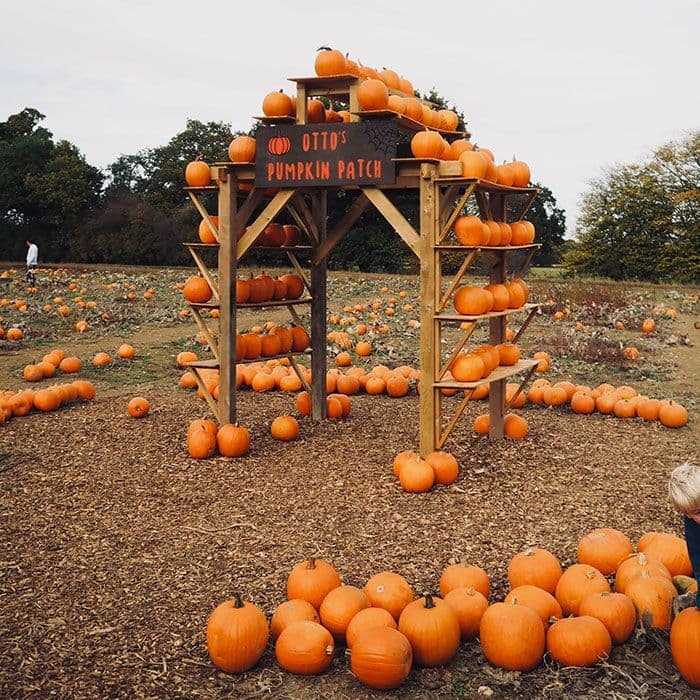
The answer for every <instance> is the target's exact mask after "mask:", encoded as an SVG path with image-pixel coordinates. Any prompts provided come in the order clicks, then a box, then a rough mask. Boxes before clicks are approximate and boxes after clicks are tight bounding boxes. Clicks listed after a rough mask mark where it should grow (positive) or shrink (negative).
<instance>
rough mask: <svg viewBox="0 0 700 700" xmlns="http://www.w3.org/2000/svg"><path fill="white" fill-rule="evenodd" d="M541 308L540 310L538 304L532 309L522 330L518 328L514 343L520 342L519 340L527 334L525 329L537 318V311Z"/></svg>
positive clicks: (521, 327)
mask: <svg viewBox="0 0 700 700" xmlns="http://www.w3.org/2000/svg"><path fill="white" fill-rule="evenodd" d="M539 308H540V305H539V304H536V305H535V306H533V308H532V309H530V313H529V314H528V315H527V318H526V319H525V320H524V321H523V323H522V325H521V326H520V328H518V332H517V333H516V334H515V335H514V336H513V340H511V342H512V343H517V342H518V339H519V338H520V336H521V335H522V334H523V333H524V332H525V329H526V328H527V327H528V326H529V325H530V322H531V321H532V319H533V318H535V315H536V314H537V309H539Z"/></svg>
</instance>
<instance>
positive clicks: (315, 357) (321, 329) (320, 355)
mask: <svg viewBox="0 0 700 700" xmlns="http://www.w3.org/2000/svg"><path fill="white" fill-rule="evenodd" d="M327 197H328V191H327V190H325V189H322V190H315V191H314V192H313V194H312V209H311V211H312V214H313V219H314V221H315V222H316V226H317V227H318V233H319V246H322V245H323V244H324V242H325V239H326V216H327V206H328V202H327ZM316 252H317V251H314V255H312V262H311V289H312V290H313V301H312V302H311V405H312V409H311V416H312V418H313V419H314V420H316V421H318V420H322V419H324V418H326V415H327V412H326V342H327V340H326V334H327V333H326V314H327V303H326V259H325V257H321V258H320V259H319V258H318V256H317V255H316ZM290 308H291V307H290Z"/></svg>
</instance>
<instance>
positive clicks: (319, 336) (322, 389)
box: [311, 189, 328, 420]
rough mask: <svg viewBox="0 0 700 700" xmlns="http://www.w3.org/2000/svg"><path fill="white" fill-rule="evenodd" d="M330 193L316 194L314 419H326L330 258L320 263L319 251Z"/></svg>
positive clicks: (312, 369) (313, 326) (312, 342)
mask: <svg viewBox="0 0 700 700" xmlns="http://www.w3.org/2000/svg"><path fill="white" fill-rule="evenodd" d="M327 197H328V192H327V190H325V189H321V190H316V191H314V192H313V193H312V206H311V212H312V214H313V219H314V221H315V223H316V227H317V229H318V235H319V245H318V247H315V250H314V251H313V252H314V254H313V255H312V262H311V289H312V290H313V299H312V301H311V403H312V414H311V415H312V418H313V419H314V420H322V419H324V418H325V417H326V306H327V305H326V258H325V257H323V258H322V259H320V260H318V259H317V257H316V252H317V251H318V248H320V247H322V246H323V244H324V242H325V239H326V215H327Z"/></svg>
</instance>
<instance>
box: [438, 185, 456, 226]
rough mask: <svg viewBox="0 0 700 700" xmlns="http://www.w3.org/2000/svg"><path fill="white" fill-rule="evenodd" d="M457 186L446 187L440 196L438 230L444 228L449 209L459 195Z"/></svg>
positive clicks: (450, 210)
mask: <svg viewBox="0 0 700 700" xmlns="http://www.w3.org/2000/svg"><path fill="white" fill-rule="evenodd" d="M459 189H460V188H459V185H448V186H447V187H446V188H445V191H444V192H443V193H442V194H441V195H440V228H443V227H444V226H445V222H446V221H447V217H448V216H449V215H450V214H451V213H452V209H451V208H450V205H451V204H454V201H455V198H456V197H457V195H458V194H459Z"/></svg>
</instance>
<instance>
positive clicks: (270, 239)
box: [197, 214, 535, 248]
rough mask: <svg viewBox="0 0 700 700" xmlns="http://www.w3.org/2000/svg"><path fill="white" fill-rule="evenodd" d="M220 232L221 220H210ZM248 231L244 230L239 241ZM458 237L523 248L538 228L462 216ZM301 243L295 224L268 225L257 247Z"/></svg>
mask: <svg viewBox="0 0 700 700" xmlns="http://www.w3.org/2000/svg"><path fill="white" fill-rule="evenodd" d="M209 218H210V219H211V221H212V223H213V224H214V227H215V228H217V229H218V226H219V217H218V216H216V215H213V216H210V217H209ZM245 230H246V229H242V231H241V232H240V233H239V235H238V238H239V239H240V238H241V236H242V235H243V233H245ZM452 230H453V231H454V234H455V238H456V239H457V241H458V242H459V243H461V244H462V245H464V246H469V247H479V246H507V245H512V246H520V245H529V244H530V243H533V242H534V240H535V226H534V224H533V223H532V222H531V221H525V220H521V221H513V222H512V223H510V224H509V223H507V222H506V221H494V220H492V219H480V218H479V217H478V216H475V215H473V214H472V215H469V216H459V217H457V218H456V219H455V222H454V224H453V226H452ZM197 233H198V236H199V240H200V241H201V242H202V243H216V238H215V237H214V234H213V233H212V232H211V229H210V228H209V226H208V225H207V222H206V221H205V220H204V219H202V221H201V223H200V225H199V229H198V231H197ZM299 243H301V230H300V229H299V227H298V226H296V225H295V224H278V223H276V222H272V223H270V224H268V225H267V226H266V227H265V228H264V229H263V232H262V233H261V234H260V236H259V237H258V240H257V241H256V245H262V246H270V247H273V248H280V247H290V246H296V245H299Z"/></svg>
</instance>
